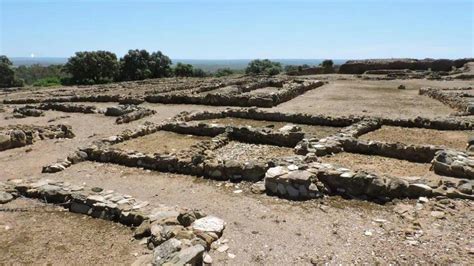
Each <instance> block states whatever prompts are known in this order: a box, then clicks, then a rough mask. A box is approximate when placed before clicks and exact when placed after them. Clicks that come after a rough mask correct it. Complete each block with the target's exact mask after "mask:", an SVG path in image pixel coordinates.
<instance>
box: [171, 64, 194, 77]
mask: <svg viewBox="0 0 474 266" xmlns="http://www.w3.org/2000/svg"><path fill="white" fill-rule="evenodd" d="M174 75H175V76H177V77H192V76H194V69H193V66H192V65H190V64H183V63H181V62H179V63H178V64H176V67H175V68H174Z"/></svg>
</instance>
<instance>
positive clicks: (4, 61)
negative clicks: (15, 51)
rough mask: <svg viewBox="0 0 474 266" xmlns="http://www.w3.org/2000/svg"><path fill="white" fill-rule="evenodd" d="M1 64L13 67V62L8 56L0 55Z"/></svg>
mask: <svg viewBox="0 0 474 266" xmlns="http://www.w3.org/2000/svg"><path fill="white" fill-rule="evenodd" d="M0 64H6V65H8V66H11V65H12V61H10V59H8V57H7V56H6V55H0Z"/></svg>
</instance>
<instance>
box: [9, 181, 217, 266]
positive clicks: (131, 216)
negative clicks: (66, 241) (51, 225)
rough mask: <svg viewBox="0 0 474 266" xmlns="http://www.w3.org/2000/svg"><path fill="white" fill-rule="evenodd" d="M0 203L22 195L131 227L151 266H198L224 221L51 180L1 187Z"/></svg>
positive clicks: (130, 197)
mask: <svg viewBox="0 0 474 266" xmlns="http://www.w3.org/2000/svg"><path fill="white" fill-rule="evenodd" d="M0 193H2V196H4V197H2V199H8V200H7V201H4V202H2V203H6V202H8V201H10V200H13V199H14V198H15V197H18V196H24V197H28V198H35V199H39V200H42V201H45V202H47V203H53V204H59V205H61V206H62V207H64V208H66V209H68V210H69V211H70V212H74V213H80V214H85V215H88V216H92V217H94V218H99V219H105V220H110V221H115V222H119V223H122V224H124V225H127V226H133V227H135V231H134V236H135V238H146V242H147V247H148V248H149V249H152V250H153V254H152V255H149V256H145V257H141V258H139V260H137V261H140V262H141V263H151V264H153V265H164V264H169V265H201V264H202V261H203V254H204V252H205V251H206V250H209V249H210V247H211V244H212V243H213V242H214V241H216V240H218V239H219V238H220V237H221V235H222V233H223V230H224V228H225V222H224V221H223V220H222V219H219V218H217V217H215V216H210V215H206V214H204V213H203V212H201V211H198V210H188V209H181V208H176V207H166V206H163V205H161V204H159V205H157V206H151V205H150V203H149V202H147V201H140V200H138V199H135V198H133V197H132V196H130V195H124V194H120V193H117V192H114V191H113V190H103V189H102V188H98V187H88V186H85V185H73V184H69V183H65V182H58V181H50V180H44V179H43V180H21V179H15V180H10V181H8V182H7V183H0Z"/></svg>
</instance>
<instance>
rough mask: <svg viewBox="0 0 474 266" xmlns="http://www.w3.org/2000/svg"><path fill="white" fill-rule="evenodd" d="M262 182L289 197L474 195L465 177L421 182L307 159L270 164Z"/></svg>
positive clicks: (378, 198)
mask: <svg viewBox="0 0 474 266" xmlns="http://www.w3.org/2000/svg"><path fill="white" fill-rule="evenodd" d="M412 180H413V179H412ZM264 182H265V189H266V192H267V194H269V195H275V196H278V197H282V198H286V199H291V200H306V199H312V198H317V197H321V196H323V195H326V194H327V195H343V196H345V197H348V198H359V199H369V200H376V201H381V202H385V201H388V200H390V199H393V198H418V197H422V196H423V197H435V196H447V197H452V198H465V199H471V200H472V199H474V195H473V194H472V186H473V182H470V181H468V180H460V181H459V182H457V183H453V182H452V181H450V180H442V182H441V183H436V184H435V183H424V182H423V180H422V179H420V180H417V181H410V182H409V181H407V180H406V179H401V178H396V177H390V176H378V175H375V174H369V173H366V172H363V171H359V172H353V171H351V170H349V169H346V168H335V167H334V166H332V165H331V164H323V163H318V162H313V163H309V164H307V165H306V166H304V167H302V168H300V167H297V166H293V165H291V166H287V167H281V166H277V167H274V168H270V169H269V170H268V171H267V173H266V175H265V179H264Z"/></svg>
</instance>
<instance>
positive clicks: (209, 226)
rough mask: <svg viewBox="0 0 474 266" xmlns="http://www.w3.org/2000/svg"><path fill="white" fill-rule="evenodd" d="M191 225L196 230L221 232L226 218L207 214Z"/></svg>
mask: <svg viewBox="0 0 474 266" xmlns="http://www.w3.org/2000/svg"><path fill="white" fill-rule="evenodd" d="M191 227H192V228H193V229H194V230H199V231H202V232H215V233H218V234H219V233H221V232H222V231H223V230H224V228H225V222H224V220H222V219H220V218H217V217H215V216H206V217H203V218H201V219H198V220H196V221H194V222H193V223H192V224H191Z"/></svg>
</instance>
